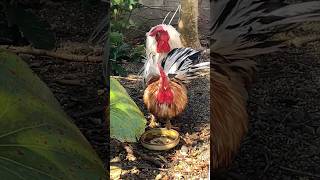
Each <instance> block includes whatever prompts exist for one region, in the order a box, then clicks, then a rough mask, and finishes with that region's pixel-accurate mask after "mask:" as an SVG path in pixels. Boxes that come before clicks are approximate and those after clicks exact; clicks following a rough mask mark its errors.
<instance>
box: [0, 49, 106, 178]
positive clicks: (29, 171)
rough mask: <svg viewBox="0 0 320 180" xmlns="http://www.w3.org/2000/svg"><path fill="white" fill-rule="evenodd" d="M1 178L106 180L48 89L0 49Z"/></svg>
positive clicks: (102, 170)
mask: <svg viewBox="0 0 320 180" xmlns="http://www.w3.org/2000/svg"><path fill="white" fill-rule="evenodd" d="M0 177H1V179H8V180H9V179H32V180H42V179H48V180H50V179H65V180H71V179H79V180H80V179H97V180H100V179H106V172H105V170H104V168H103V163H102V162H101V160H100V159H99V157H98V156H97V154H96V152H95V151H94V150H93V149H92V147H91V146H90V144H89V143H88V141H87V140H86V139H85V137H84V136H83V135H82V134H81V132H80V131H79V129H78V128H77V127H76V126H75V125H74V124H73V123H72V121H71V119H70V118H69V117H68V116H67V115H66V114H65V113H64V111H63V110H62V109H61V107H60V105H59V103H58V101H57V100H56V99H55V98H54V96H53V94H52V93H51V91H50V89H49V88H48V87H47V86H46V85H45V84H44V83H43V82H42V81H41V80H40V79H39V78H38V77H37V76H36V75H35V74H34V73H33V72H32V71H31V70H30V69H29V67H28V66H27V64H26V63H25V62H23V61H22V60H21V59H20V58H19V57H17V56H16V55H13V54H9V53H7V52H5V51H1V50H0Z"/></svg>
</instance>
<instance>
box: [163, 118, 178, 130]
mask: <svg viewBox="0 0 320 180" xmlns="http://www.w3.org/2000/svg"><path fill="white" fill-rule="evenodd" d="M166 128H167V129H169V130H170V129H174V130H176V131H179V130H180V128H179V127H177V126H172V125H171V122H170V120H167V122H166Z"/></svg>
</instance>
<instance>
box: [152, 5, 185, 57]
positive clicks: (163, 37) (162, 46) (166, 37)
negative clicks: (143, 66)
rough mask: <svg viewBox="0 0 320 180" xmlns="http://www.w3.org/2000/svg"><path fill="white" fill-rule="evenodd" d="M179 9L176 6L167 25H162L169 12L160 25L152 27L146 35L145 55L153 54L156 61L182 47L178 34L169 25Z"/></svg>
mask: <svg viewBox="0 0 320 180" xmlns="http://www.w3.org/2000/svg"><path fill="white" fill-rule="evenodd" d="M180 8H181V6H178V8H177V9H176V11H175V13H174V14H173V15H172V17H171V19H170V21H169V23H168V24H164V22H165V21H166V19H167V17H168V15H169V14H170V12H169V13H168V14H167V15H166V16H165V18H164V19H163V21H162V23H161V24H159V25H156V26H154V27H152V28H151V29H150V31H149V32H147V33H146V54H150V53H153V54H155V58H156V59H158V61H161V60H162V59H163V58H165V57H166V56H167V55H168V53H169V52H170V51H171V50H173V49H175V48H182V47H184V46H183V44H182V42H181V39H180V33H179V32H178V31H177V30H176V29H175V28H174V27H173V26H172V25H170V24H171V22H172V20H173V18H174V17H175V15H176V13H177V12H178V11H179V10H180ZM146 63H148V61H147V62H146Z"/></svg>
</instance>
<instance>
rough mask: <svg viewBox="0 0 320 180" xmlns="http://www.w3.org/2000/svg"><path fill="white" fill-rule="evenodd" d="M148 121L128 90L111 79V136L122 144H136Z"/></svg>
mask: <svg viewBox="0 0 320 180" xmlns="http://www.w3.org/2000/svg"><path fill="white" fill-rule="evenodd" d="M146 122H147V121H146V119H145V118H144V116H143V114H142V112H141V111H140V109H139V108H138V106H137V105H136V103H135V102H134V101H133V100H132V99H131V98H130V96H129V95H128V93H127V92H126V90H125V89H124V88H123V87H122V86H121V84H120V83H119V82H118V81H117V80H116V79H114V78H112V77H111V78H110V136H111V137H112V138H115V139H118V140H119V141H121V142H136V140H137V139H139V138H140V136H141V134H142V133H143V132H144V129H145V125H146Z"/></svg>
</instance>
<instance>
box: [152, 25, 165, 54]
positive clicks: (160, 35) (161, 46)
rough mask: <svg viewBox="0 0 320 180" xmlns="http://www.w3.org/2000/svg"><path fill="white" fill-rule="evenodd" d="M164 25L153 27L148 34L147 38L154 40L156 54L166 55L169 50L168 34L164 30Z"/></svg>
mask: <svg viewBox="0 0 320 180" xmlns="http://www.w3.org/2000/svg"><path fill="white" fill-rule="evenodd" d="M164 26H165V25H162V24H160V25H157V26H155V27H153V28H152V29H151V30H150V31H149V32H148V33H147V36H150V37H153V38H155V40H156V42H157V53H168V52H169V51H170V50H171V47H170V45H169V39H170V36H169V33H168V31H167V30H165V27H164Z"/></svg>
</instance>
